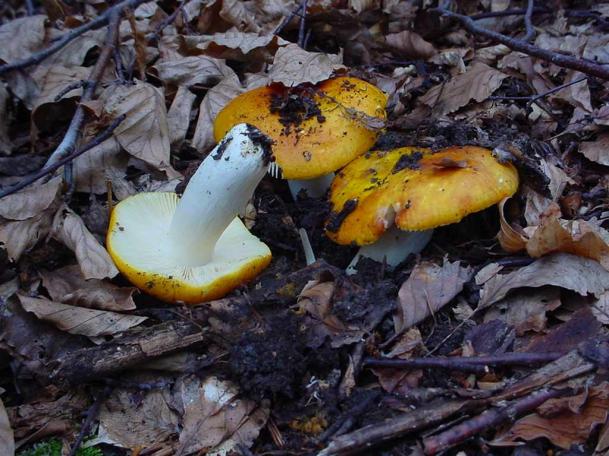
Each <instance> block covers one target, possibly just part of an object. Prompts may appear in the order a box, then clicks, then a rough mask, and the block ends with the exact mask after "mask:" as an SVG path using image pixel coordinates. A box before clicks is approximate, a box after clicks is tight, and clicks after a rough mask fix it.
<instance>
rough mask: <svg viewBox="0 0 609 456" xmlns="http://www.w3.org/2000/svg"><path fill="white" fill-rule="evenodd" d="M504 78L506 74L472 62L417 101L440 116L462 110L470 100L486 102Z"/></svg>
mask: <svg viewBox="0 0 609 456" xmlns="http://www.w3.org/2000/svg"><path fill="white" fill-rule="evenodd" d="M506 77H507V74H505V73H502V72H501V71H497V70H495V69H494V68H491V67H489V66H488V65H485V64H484V63H481V62H474V63H473V64H471V66H470V67H468V68H467V71H466V72H465V73H463V74H460V75H457V76H455V77H454V78H452V79H451V80H450V81H448V82H447V83H445V84H439V85H437V86H435V87H433V88H432V89H430V90H429V91H428V92H427V93H426V94H425V95H423V96H422V97H420V98H419V100H420V101H421V102H422V103H423V104H425V105H427V106H429V107H431V108H432V109H433V111H434V113H435V114H437V115H440V116H441V115H444V114H448V113H451V112H453V111H456V110H457V109H459V108H462V107H463V106H465V105H466V104H468V103H469V102H470V100H475V101H477V102H481V101H484V100H486V99H487V98H488V97H489V96H491V94H492V93H493V92H494V91H495V90H497V89H498V88H499V86H500V85H501V81H503V80H504V79H505V78H506Z"/></svg>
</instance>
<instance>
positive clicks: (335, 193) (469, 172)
mask: <svg viewBox="0 0 609 456" xmlns="http://www.w3.org/2000/svg"><path fill="white" fill-rule="evenodd" d="M517 188H518V173H517V171H516V169H515V168H514V166H513V165H512V164H511V163H500V162H499V161H497V159H496V158H495V157H494V155H493V153H492V152H491V151H490V150H488V149H483V148H481V147H473V146H465V147H449V148H446V149H442V150H440V151H438V152H432V151H431V150H429V149H421V148H416V147H402V148H399V149H393V150H389V151H373V152H369V153H367V154H365V155H364V156H362V157H359V158H358V159H356V160H354V161H353V162H351V163H350V164H349V165H347V166H346V167H345V168H344V169H343V170H341V171H340V172H339V173H338V174H337V175H336V178H335V179H334V181H333V182H332V187H331V189H330V202H331V205H332V215H331V217H330V219H329V220H328V222H327V224H326V234H327V235H328V237H329V238H330V239H332V240H333V241H335V242H337V243H338V244H357V245H366V244H372V243H373V242H375V241H376V240H377V239H378V238H379V237H380V236H381V235H382V234H383V233H384V232H385V231H386V230H387V229H388V228H389V227H390V226H391V225H392V224H393V223H395V224H396V225H397V227H398V228H400V229H402V230H407V231H422V230H428V229H432V228H435V227H438V226H442V225H448V224H451V223H455V222H458V221H460V220H461V219H462V218H463V217H465V216H466V215H468V214H472V213H474V212H478V211H481V210H482V209H486V208H487V207H490V206H492V205H493V204H496V203H498V202H499V201H500V200H501V199H503V198H504V197H506V196H510V195H512V194H514V193H515V192H516V190H517Z"/></svg>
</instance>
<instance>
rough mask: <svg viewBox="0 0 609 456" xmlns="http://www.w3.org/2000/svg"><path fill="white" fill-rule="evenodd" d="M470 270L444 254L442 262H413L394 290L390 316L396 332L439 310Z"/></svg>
mask: <svg viewBox="0 0 609 456" xmlns="http://www.w3.org/2000/svg"><path fill="white" fill-rule="evenodd" d="M472 274H473V271H472V269H471V268H469V267H462V266H461V263H460V262H459V261H456V262H454V263H451V262H449V261H448V260H447V259H446V258H445V259H444V263H443V264H442V266H439V265H437V264H435V263H429V262H422V263H419V264H418V265H417V266H415V268H414V269H413V270H412V273H411V274H410V277H408V280H406V282H404V283H403V284H402V286H401V288H400V291H399V293H398V311H397V313H396V314H395V316H394V318H393V323H394V325H395V330H396V332H400V331H402V330H404V329H406V328H410V327H411V326H414V325H416V324H417V323H419V322H421V321H423V320H424V319H425V318H427V317H429V316H430V315H433V314H434V313H435V312H437V311H439V310H440V309H441V308H442V307H443V306H444V305H446V304H448V303H449V302H450V301H451V299H453V298H454V297H455V296H457V295H458V294H459V293H460V292H461V290H463V284H464V283H465V282H467V281H468V280H469V279H470V278H471V277H472Z"/></svg>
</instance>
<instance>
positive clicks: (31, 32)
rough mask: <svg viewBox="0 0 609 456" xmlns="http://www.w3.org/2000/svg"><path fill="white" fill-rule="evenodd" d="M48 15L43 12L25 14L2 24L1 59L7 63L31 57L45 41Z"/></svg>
mask: <svg viewBox="0 0 609 456" xmlns="http://www.w3.org/2000/svg"><path fill="white" fill-rule="evenodd" d="M46 20H47V17H46V16H45V15H42V14H38V15H35V16H25V17H20V18H17V19H13V20H11V21H7V22H5V23H4V24H2V25H1V26H0V43H2V46H1V47H0V59H1V60H3V61H4V62H6V63H10V62H13V61H15V60H21V59H25V58H27V57H29V56H30V55H32V54H33V53H34V52H36V51H37V50H39V49H40V48H41V47H42V45H43V43H44V35H45V30H44V24H45V22H46Z"/></svg>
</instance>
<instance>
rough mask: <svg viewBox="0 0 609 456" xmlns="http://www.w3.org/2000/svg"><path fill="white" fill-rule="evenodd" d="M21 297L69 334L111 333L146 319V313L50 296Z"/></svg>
mask: <svg viewBox="0 0 609 456" xmlns="http://www.w3.org/2000/svg"><path fill="white" fill-rule="evenodd" d="M18 297H19V301H20V302H21V305H22V306H23V308H24V309H25V310H26V311H28V312H32V313H33V314H34V315H36V316H37V317H38V318H40V319H41V320H44V321H48V322H49V323H52V324H53V325H55V326H56V327H57V328H59V329H61V330H62V331H66V332H69V333H70V334H80V335H82V336H88V337H99V336H111V335H114V334H118V333H120V332H123V331H126V330H127V329H129V328H132V327H134V326H137V325H139V324H140V323H142V322H143V321H145V320H147V317H140V316H137V315H124V314H119V313H116V312H109V311H105V310H95V309H87V308H85V307H76V306H70V305H67V304H62V303H61V302H55V301H50V300H48V299H42V298H30V297H28V296H23V295H18Z"/></svg>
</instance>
